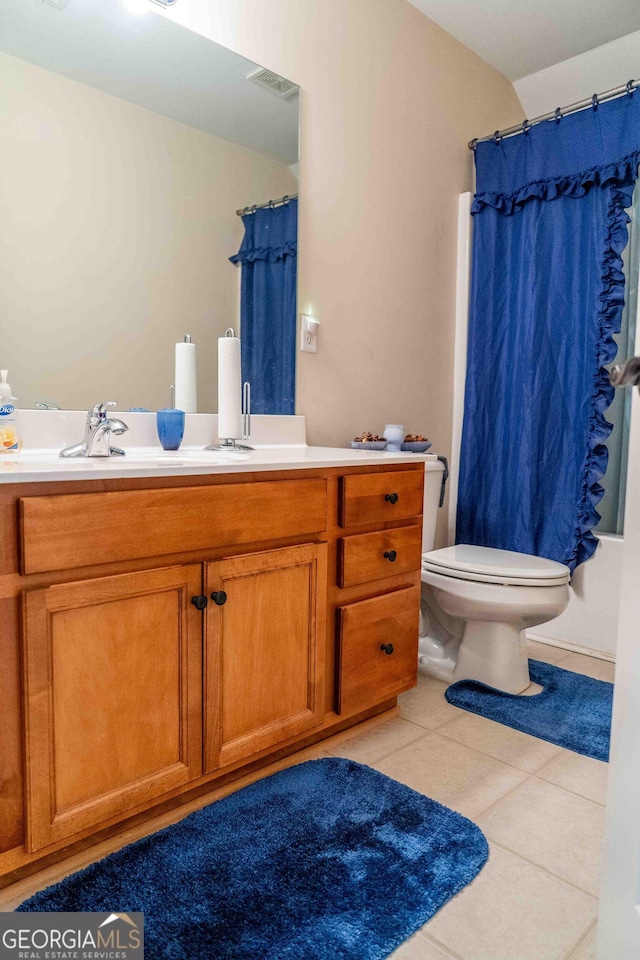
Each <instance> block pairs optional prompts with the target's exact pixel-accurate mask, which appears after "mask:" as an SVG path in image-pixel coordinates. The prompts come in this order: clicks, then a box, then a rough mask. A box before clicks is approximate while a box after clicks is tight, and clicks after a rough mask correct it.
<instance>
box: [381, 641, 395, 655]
mask: <svg viewBox="0 0 640 960" xmlns="http://www.w3.org/2000/svg"><path fill="white" fill-rule="evenodd" d="M380 649H381V650H382V651H384V653H386V655H387V656H388V657H390V656H391V654H392V653H393V644H392V643H381V644H380Z"/></svg>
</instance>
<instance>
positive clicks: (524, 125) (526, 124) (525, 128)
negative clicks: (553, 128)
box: [522, 120, 531, 136]
mask: <svg viewBox="0 0 640 960" xmlns="http://www.w3.org/2000/svg"><path fill="white" fill-rule="evenodd" d="M529 130H531V124H530V123H529V121H528V120H523V121H522V132H523V133H524V134H525V136H526V134H527V133H529Z"/></svg>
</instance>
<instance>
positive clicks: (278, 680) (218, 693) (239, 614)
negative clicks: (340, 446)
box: [205, 544, 326, 772]
mask: <svg viewBox="0 0 640 960" xmlns="http://www.w3.org/2000/svg"><path fill="white" fill-rule="evenodd" d="M325 589H326V544H305V545H303V546H299V547H285V548H283V549H280V550H269V551H267V552H265V553H254V554H250V555H248V556H243V557H232V558H230V559H228V560H222V561H220V562H218V563H210V564H209V565H208V569H207V596H209V597H210V600H209V606H208V608H207V627H206V641H205V769H206V771H207V772H209V771H211V770H215V769H217V768H218V767H222V766H226V765H227V764H230V763H235V762H236V761H238V760H241V759H243V758H245V757H249V756H251V755H253V754H255V753H257V752H258V751H260V750H264V749H265V748H268V747H271V746H273V745H274V744H277V743H280V742H282V741H285V740H288V739H289V738H290V737H293V736H295V735H296V734H298V733H301V732H302V731H304V730H306V729H308V728H311V727H314V726H317V725H318V724H320V723H322V720H323V716H324V708H323V704H324V686H323V684H324V669H323V665H324V649H325V606H326V600H325ZM212 594H215V595H216V596H214V597H213V598H212V596H211V595H212ZM224 596H226V600H224ZM216 598H217V599H218V600H224V602H223V603H221V604H219V603H216V602H215V600H216Z"/></svg>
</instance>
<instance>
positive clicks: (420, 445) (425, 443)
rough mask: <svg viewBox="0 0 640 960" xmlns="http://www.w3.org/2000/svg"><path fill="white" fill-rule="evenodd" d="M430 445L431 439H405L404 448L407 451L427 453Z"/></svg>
mask: <svg viewBox="0 0 640 960" xmlns="http://www.w3.org/2000/svg"><path fill="white" fill-rule="evenodd" d="M430 446H431V440H414V441H412V442H409V441H407V440H405V441H404V443H403V444H402V449H403V450H404V451H405V453H426V451H427V450H428V449H429V447H430Z"/></svg>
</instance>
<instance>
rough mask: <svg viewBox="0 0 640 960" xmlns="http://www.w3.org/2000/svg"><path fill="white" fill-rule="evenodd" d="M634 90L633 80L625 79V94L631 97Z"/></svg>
mask: <svg viewBox="0 0 640 960" xmlns="http://www.w3.org/2000/svg"><path fill="white" fill-rule="evenodd" d="M634 90H635V87H634V85H633V80H627V96H629V97H632V96H633V92H634Z"/></svg>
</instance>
